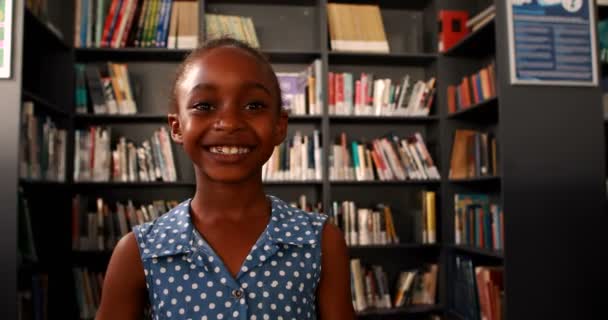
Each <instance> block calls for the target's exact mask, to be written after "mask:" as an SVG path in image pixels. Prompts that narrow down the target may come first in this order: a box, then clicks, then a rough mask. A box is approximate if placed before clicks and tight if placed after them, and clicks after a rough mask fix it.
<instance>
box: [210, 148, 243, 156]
mask: <svg viewBox="0 0 608 320" xmlns="http://www.w3.org/2000/svg"><path fill="white" fill-rule="evenodd" d="M207 149H208V150H209V151H210V152H211V153H214V154H225V155H238V154H247V153H249V152H250V151H251V148H250V147H245V146H210V147H208V148H207Z"/></svg>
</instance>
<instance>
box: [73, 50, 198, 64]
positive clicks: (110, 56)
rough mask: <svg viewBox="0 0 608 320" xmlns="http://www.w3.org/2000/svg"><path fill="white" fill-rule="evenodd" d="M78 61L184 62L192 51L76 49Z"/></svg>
mask: <svg viewBox="0 0 608 320" xmlns="http://www.w3.org/2000/svg"><path fill="white" fill-rule="evenodd" d="M74 52H75V54H76V61H78V62H93V61H103V62H105V61H109V60H111V61H174V62H181V61H183V60H184V58H185V57H186V55H188V53H189V52H190V50H182V49H167V48H76V49H74Z"/></svg>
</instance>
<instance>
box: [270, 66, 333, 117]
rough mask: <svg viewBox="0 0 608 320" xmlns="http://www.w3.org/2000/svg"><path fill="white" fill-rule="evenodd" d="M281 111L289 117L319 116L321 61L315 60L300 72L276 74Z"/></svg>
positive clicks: (321, 109)
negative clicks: (279, 88)
mask: <svg viewBox="0 0 608 320" xmlns="http://www.w3.org/2000/svg"><path fill="white" fill-rule="evenodd" d="M276 75H277V79H278V80H279V86H280V87H281V101H282V105H283V109H284V110H286V111H287V112H288V113H289V114H290V115H298V116H302V115H321V114H322V113H323V98H322V96H321V92H322V87H321V85H322V83H321V80H320V79H321V60H320V59H315V60H314V61H313V62H312V63H311V64H310V65H308V67H306V68H305V69H304V70H302V71H300V72H277V73H276Z"/></svg>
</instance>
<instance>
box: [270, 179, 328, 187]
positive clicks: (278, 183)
mask: <svg viewBox="0 0 608 320" xmlns="http://www.w3.org/2000/svg"><path fill="white" fill-rule="evenodd" d="M263 183H264V185H266V186H289V185H292V186H301V185H321V184H323V181H321V180H309V181H298V180H293V181H263Z"/></svg>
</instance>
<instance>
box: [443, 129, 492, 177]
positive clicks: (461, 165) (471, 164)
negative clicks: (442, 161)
mask: <svg viewBox="0 0 608 320" xmlns="http://www.w3.org/2000/svg"><path fill="white" fill-rule="evenodd" d="M496 143H497V142H496V136H495V135H494V134H493V133H488V132H481V131H475V130H469V129H458V130H456V132H455V133H454V142H453V144H452V155H451V156H452V157H451V160H450V179H467V178H478V177H488V176H497V175H498V172H499V163H498V157H497V145H496Z"/></svg>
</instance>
